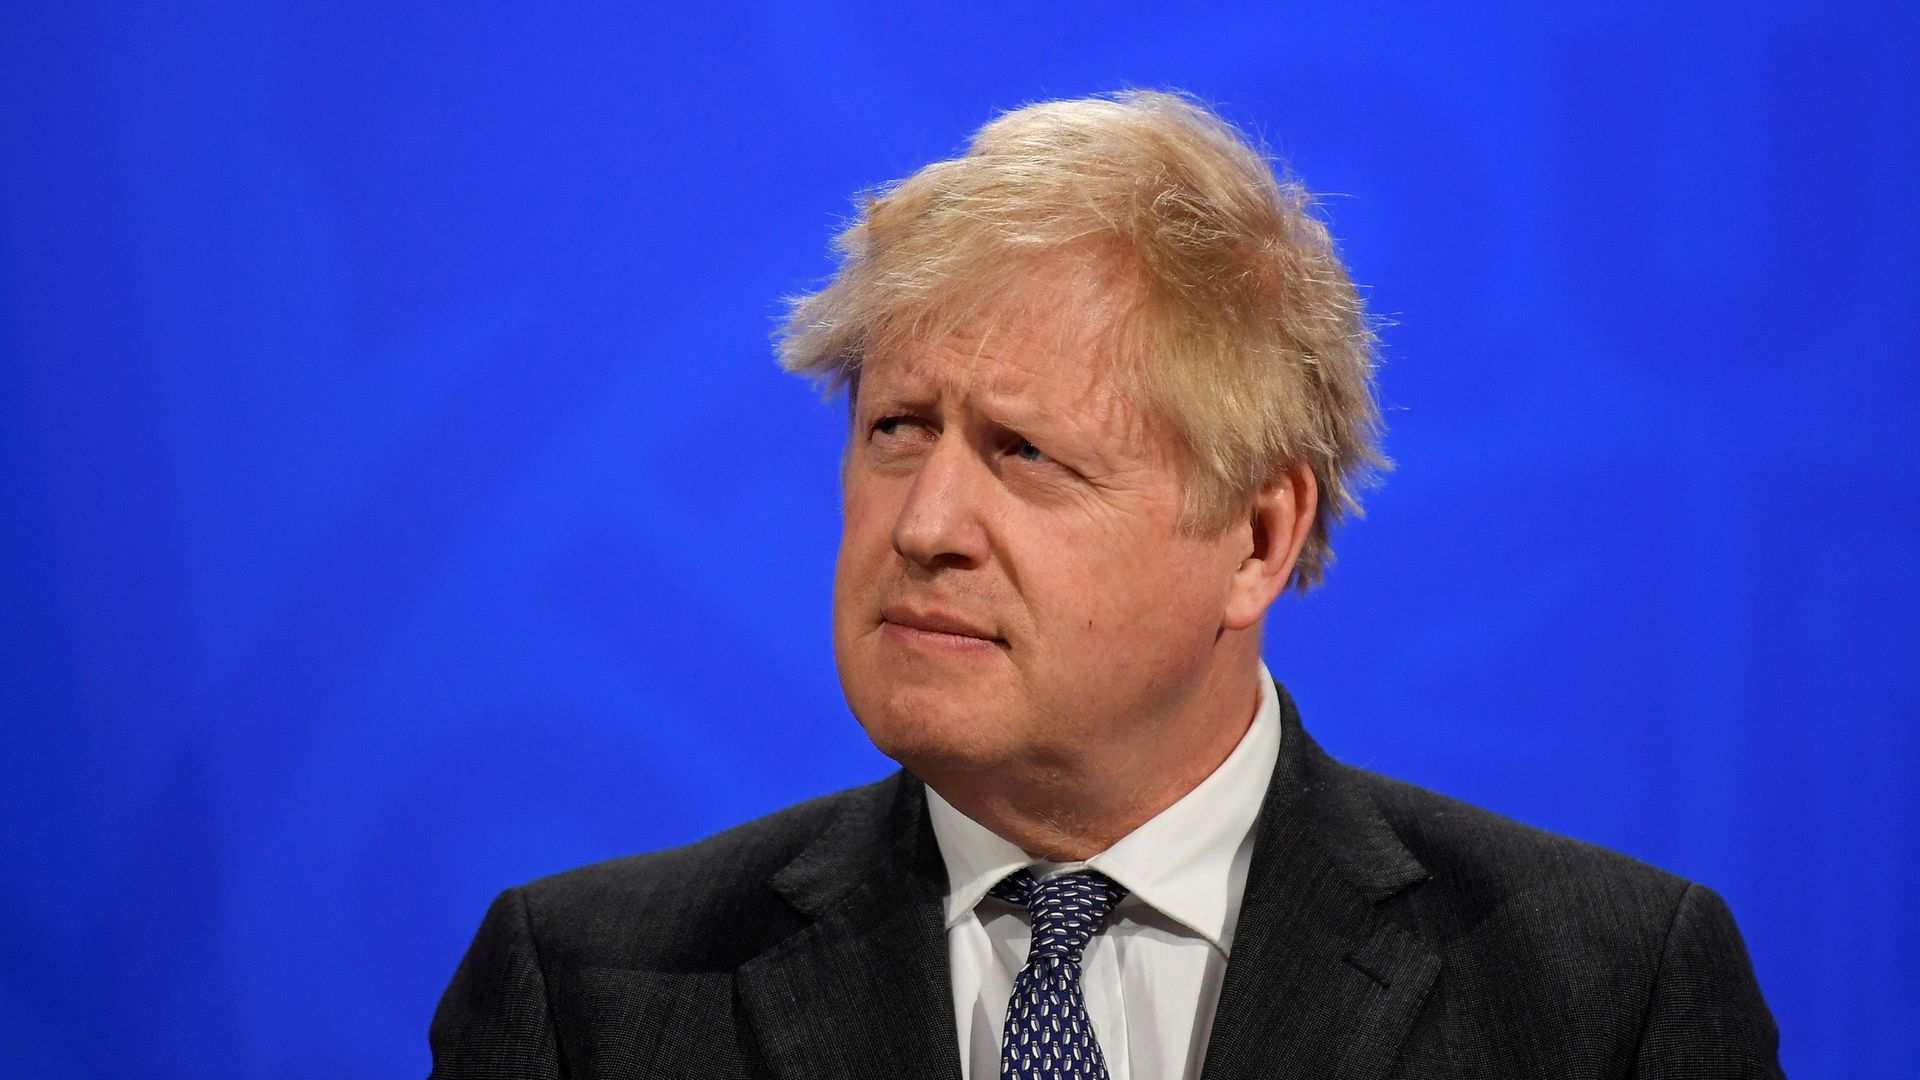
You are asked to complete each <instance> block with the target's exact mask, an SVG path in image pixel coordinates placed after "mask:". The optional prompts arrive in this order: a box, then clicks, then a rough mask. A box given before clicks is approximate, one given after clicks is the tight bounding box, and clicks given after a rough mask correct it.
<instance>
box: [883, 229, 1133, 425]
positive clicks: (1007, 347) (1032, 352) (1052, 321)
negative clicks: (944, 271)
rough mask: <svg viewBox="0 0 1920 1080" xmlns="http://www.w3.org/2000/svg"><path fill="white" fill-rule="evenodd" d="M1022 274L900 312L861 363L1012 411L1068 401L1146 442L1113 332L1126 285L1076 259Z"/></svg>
mask: <svg viewBox="0 0 1920 1080" xmlns="http://www.w3.org/2000/svg"><path fill="white" fill-rule="evenodd" d="M1020 280H1021V284H1020V287H1018V288H1013V289H1009V290H1006V291H1004V292H1002V293H1000V294H998V295H997V296H995V297H993V298H992V300H991V301H990V302H988V301H976V302H975V303H974V304H973V305H972V306H971V307H970V308H967V309H964V310H960V311H950V312H945V313H943V314H941V315H932V314H925V315H922V316H920V317H916V318H913V319H911V320H902V322H901V323H898V324H896V325H895V326H894V327H893V332H891V333H886V334H883V335H881V336H880V337H879V338H878V339H877V340H875V341H874V342H873V346H874V348H873V351H872V352H871V353H870V354H869V357H868V366H871V365H872V364H873V363H874V362H876V361H884V362H885V364H886V366H887V367H888V368H890V369H891V370H892V371H893V373H894V374H895V375H896V376H897V377H898V383H899V385H898V386H897V387H896V388H895V389H896V390H902V391H904V390H907V389H908V388H909V387H911V388H912V390H913V391H914V392H915V393H914V394H913V396H921V395H930V394H933V393H936V392H937V393H939V394H941V395H952V396H955V397H962V398H967V399H970V400H973V401H975V402H977V403H979V404H980V405H981V406H983V408H984V409H985V411H987V412H989V414H999V413H1005V414H1007V415H1008V416H1010V417H1018V416H1021V415H1024V414H1028V413H1031V412H1032V411H1033V410H1035V409H1038V408H1044V409H1046V410H1048V411H1049V412H1054V411H1059V410H1072V411H1073V412H1075V413H1077V414H1079V415H1081V416H1085V417H1088V418H1090V419H1092V420H1093V421H1095V423H1096V424H1097V425H1098V426H1099V427H1100V428H1101V429H1103V430H1110V431H1111V432H1112V433H1113V434H1114V435H1116V436H1118V437H1120V438H1123V439H1124V440H1125V441H1126V442H1128V443H1130V444H1145V443H1149V442H1151V441H1152V440H1151V438H1150V437H1149V432H1148V429H1149V428H1150V427H1153V426H1158V425H1150V424H1149V422H1148V421H1149V419H1150V418H1149V417H1148V416H1147V415H1145V412H1144V410H1142V409H1140V408H1139V407H1138V405H1139V397H1138V395H1137V394H1136V393H1133V392H1131V390H1130V384H1129V383H1128V382H1127V381H1126V378H1125V377H1126V375H1127V374H1128V373H1127V372H1125V371H1124V370H1123V369H1122V367H1121V364H1120V362H1119V357H1118V356H1117V350H1116V347H1115V334H1114V333H1113V330H1114V327H1115V325H1116V322H1117V320H1118V319H1119V318H1120V317H1121V315H1122V313H1123V312H1124V310H1125V308H1126V306H1127V304H1128V302H1129V301H1130V299H1131V293H1132V290H1131V288H1130V287H1129V285H1128V284H1127V283H1126V282H1124V281H1121V280H1118V279H1117V278H1116V275H1114V274H1112V273H1109V272H1105V271H1102V270H1099V269H1097V268H1095V267H1091V266H1088V265H1086V264H1082V263H1069V264H1064V265H1061V264H1056V265H1055V266H1054V267H1053V268H1052V272H1040V271H1035V272H1033V273H1030V274H1028V275H1026V276H1024V277H1023V278H1021V279H1020ZM1061 359H1065V360H1067V361H1070V362H1068V363H1061V362H1059V361H1060V360H1061ZM1036 396H1038V397H1041V398H1044V399H1046V400H1044V401H1043V402H1035V401H1034V398H1035V397H1036Z"/></svg>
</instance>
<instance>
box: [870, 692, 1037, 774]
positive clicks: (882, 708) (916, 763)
mask: <svg viewBox="0 0 1920 1080" xmlns="http://www.w3.org/2000/svg"><path fill="white" fill-rule="evenodd" d="M847 704H848V705H849V706H850V707H851V708H852V710H853V715H854V719H856V720H858V721H859V722H860V726H861V727H862V728H863V729H865V730H866V733H867V738H868V739H870V740H872V742H873V745H874V748H875V749H877V750H879V751H880V752H881V753H883V754H885V755H887V756H888V757H890V758H892V759H893V760H895V761H897V762H899V763H900V764H901V765H903V766H905V767H906V768H907V769H909V770H911V771H912V772H913V773H915V774H916V775H919V776H922V777H925V776H927V775H929V774H938V773H945V772H952V771H956V770H960V771H965V770H972V769H979V768H986V767H990V766H992V765H995V764H997V763H999V762H1001V761H1004V760H1005V759H1006V758H1007V757H1008V756H1010V755H1009V747H1008V746H1007V741H1008V740H1006V739H1005V738H1004V737H997V736H1004V734H1005V727H1006V725H1005V724H1004V722H996V716H997V714H996V711H995V710H991V709H986V708H983V707H981V705H980V704H979V703H977V702H968V701H957V700H955V699H954V697H953V695H952V694H950V693H942V692H940V691H937V690H933V689H930V688H926V687H904V688H894V689H893V690H892V691H891V692H887V693H882V694H877V695H873V698H872V699H868V698H867V697H866V696H864V695H859V694H855V693H853V692H851V691H850V692H849V693H848V695H847Z"/></svg>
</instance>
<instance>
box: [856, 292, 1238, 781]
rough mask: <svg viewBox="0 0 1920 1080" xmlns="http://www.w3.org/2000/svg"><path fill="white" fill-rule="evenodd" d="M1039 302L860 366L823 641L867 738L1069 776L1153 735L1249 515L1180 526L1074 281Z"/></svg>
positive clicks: (1221, 601)
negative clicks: (991, 325)
mask: <svg viewBox="0 0 1920 1080" xmlns="http://www.w3.org/2000/svg"><path fill="white" fill-rule="evenodd" d="M1035 306H1042V305H1035ZM1051 310H1052V312H1054V313H1053V314H1048V315H1041V316H1034V317H1030V318H1027V319H1024V320H1021V319H1015V320H1013V321H1012V325H1005V324H1003V325H1002V326H1001V327H1000V328H999V329H998V330H997V331H996V332H994V333H993V334H991V335H990V336H988V337H987V338H986V339H985V342H984V344H982V343H981V342H979V341H975V340H958V339H956V340H950V341H929V342H922V343H919V344H917V345H915V346H913V347H911V348H908V349H904V350H899V351H894V352H888V353H884V354H881V355H873V356H869V357H868V358H867V359H866V362H865V364H864V366H863V367H862V369H861V372H860V381H859V388H858V395H857V397H858V399H857V403H856V407H855V409H854V415H853V427H852V432H851V434H850V436H849V437H850V440H851V443H850V445H849V447H848V457H847V464H846V497H845V507H846V509H845V530H844V533H843V534H842V537H841V542H840V559H839V565H838V568H837V572H836V575H835V585H834V651H835V657H836V660H837V662H838V665H839V669H840V680H841V684H842V686H843V688H844V690H845V692H846V696H847V701H848V704H849V705H850V706H851V707H852V709H853V712H854V715H855V716H857V717H858V718H859V720H860V722H861V724H862V726H864V727H865V728H866V730H867V733H868V735H869V736H870V737H871V738H872V739H873V742H874V744H875V745H876V746H878V747H879V748H880V750H881V751H882V752H884V753H886V754H888V755H889V756H891V757H893V758H895V759H896V760H899V761H901V762H902V763H904V764H907V765H908V766H910V767H912V768H914V769H915V770H916V771H918V772H920V773H921V774H922V775H923V776H930V777H932V776H959V775H963V774H966V773H968V772H974V771H978V770H993V769H1004V768H1008V767H1012V768H1014V769H1016V770H1019V771H1022V772H1025V773H1028V774H1034V773H1036V771H1037V774H1039V775H1045V774H1047V773H1049V772H1058V773H1060V774H1061V775H1063V776H1064V775H1069V774H1075V773H1084V772H1086V771H1087V770H1089V769H1090V768H1098V767H1099V766H1100V762H1099V760H1098V759H1099V755H1100V753H1102V752H1103V750H1109V749H1110V748H1111V749H1117V748H1118V747H1120V746H1124V745H1132V746H1136V747H1137V746H1141V745H1151V740H1152V737H1153V734H1154V732H1155V731H1156V730H1157V729H1158V727H1159V726H1160V725H1161V724H1163V723H1164V722H1165V721H1166V720H1167V718H1169V717H1171V716H1174V715H1176V714H1177V713H1178V712H1179V711H1180V710H1181V709H1182V708H1183V706H1185V705H1186V704H1188V702H1189V700H1190V699H1191V698H1192V696H1193V695H1194V694H1195V693H1196V691H1197V688H1198V683H1199V680H1200V679H1201V677H1202V674H1203V672H1204V671H1205V670H1206V666H1207V664H1208V663H1209V657H1210V650H1211V649H1212V647H1213V645H1214V642H1215V639H1216V636H1217V635H1218V634H1219V633H1220V630H1221V626H1222V613H1223V608H1224V605H1225V604H1226V602H1227V592H1228V585H1229V578H1230V577H1231V575H1232V573H1233V571H1234V569H1235V567H1236V566H1238V565H1239V563H1240V560H1241V559H1242V558H1243V557H1244V555H1245V554H1246V552H1245V550H1243V549H1244V548H1245V546H1246V530H1235V529H1228V530H1227V531H1226V533H1224V534H1222V535H1221V536H1219V537H1195V536H1191V535H1187V534H1186V533H1184V532H1183V531H1182V530H1181V529H1180V526H1179V521H1180V515H1181V509H1182V505H1183V503H1182V491H1183V488H1182V483H1181V475H1180V472H1179V468H1178V464H1177V458H1176V456H1175V449H1174V443H1173V440H1172V437H1171V435H1170V434H1169V432H1168V431H1167V429H1166V428H1165V426H1164V424H1161V423H1157V422H1155V421H1154V420H1153V419H1152V418H1149V417H1143V416H1141V415H1139V414H1138V413H1137V412H1136V411H1135V410H1134V409H1133V408H1132V407H1131V406H1130V404H1129V403H1128V402H1126V401H1125V400H1123V398H1122V395H1121V393H1120V391H1119V390H1118V388H1117V387H1116V386H1115V384H1114V381H1113V378H1112V373H1111V370H1110V366H1109V364H1108V363H1107V361H1106V360H1105V359H1104V358H1103V357H1102V356H1100V355H1098V350H1097V349H1096V348H1095V347H1094V345H1093V339H1094V335H1093V334H1092V333H1091V332H1090V331H1091V327H1090V326H1089V325H1086V324H1087V323H1088V322H1089V321H1090V320H1087V319H1086V318H1085V316H1084V315H1083V314H1081V313H1080V312H1079V311H1076V310H1075V307H1074V305H1073V303H1072V302H1071V300H1067V301H1064V302H1062V303H1058V304H1053V305H1051ZM1169 750H1171V751H1173V752H1177V750H1173V748H1169Z"/></svg>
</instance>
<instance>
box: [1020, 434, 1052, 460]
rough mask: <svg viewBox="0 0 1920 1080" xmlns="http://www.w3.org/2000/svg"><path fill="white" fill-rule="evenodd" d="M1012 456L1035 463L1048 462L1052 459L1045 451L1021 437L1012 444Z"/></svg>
mask: <svg viewBox="0 0 1920 1080" xmlns="http://www.w3.org/2000/svg"><path fill="white" fill-rule="evenodd" d="M1013 456H1014V457H1017V458H1019V459H1020V460H1021V461H1032V462H1036V463H1044V462H1049V461H1052V460H1053V459H1052V458H1050V457H1048V456H1047V454H1046V451H1044V450H1042V449H1040V448H1039V447H1037V446H1035V445H1033V444H1032V443H1030V442H1028V441H1027V440H1025V439H1021V440H1020V441H1019V442H1017V443H1014V444H1013Z"/></svg>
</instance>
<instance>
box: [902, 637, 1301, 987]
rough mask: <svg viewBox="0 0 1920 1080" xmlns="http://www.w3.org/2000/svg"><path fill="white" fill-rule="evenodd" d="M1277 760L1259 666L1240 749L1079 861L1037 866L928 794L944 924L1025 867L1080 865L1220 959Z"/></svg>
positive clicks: (1274, 715) (1265, 676)
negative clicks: (941, 867)
mask: <svg viewBox="0 0 1920 1080" xmlns="http://www.w3.org/2000/svg"><path fill="white" fill-rule="evenodd" d="M1279 753H1280V699H1279V696H1278V695H1277V694H1276V693H1275V692H1274V688H1273V676H1272V675H1271V674H1269V673H1268V671H1267V668H1266V665H1265V664H1262V665H1261V666H1260V703H1259V705H1258V706H1257V707H1256V708H1255V709H1254V714H1253V723H1252V724H1250V725H1249V726H1248V728H1247V733H1246V734H1245V735H1243V736H1241V738H1240V744H1239V745H1238V746H1236V747H1234V749H1233V753H1231V754H1229V755H1227V759H1226V760H1225V761H1223V762H1221V763H1220V767H1219V768H1217V769H1215V770H1213V773H1212V774H1211V775H1209V776H1208V777H1207V778H1206V779H1205V780H1202V781H1201V782H1200V784H1199V786H1197V787H1195V788H1194V789H1193V790H1192V791H1189V792H1187V793H1186V794H1185V795H1183V796H1181V798H1180V800H1179V801H1178V802H1175V803H1174V804H1173V805H1172V806H1169V807H1167V808H1166V809H1165V810H1162V811H1161V812H1160V813H1159V814H1157V815H1155V816H1154V817H1153V818H1152V819H1150V820H1148V821H1147V822H1146V823H1145V824H1142V825H1141V826H1140V827H1139V828H1137V829H1135V830H1133V831H1132V832H1130V833H1128V834H1127V835H1126V836H1124V837H1122V838H1120V839H1119V840H1118V841H1116V842H1115V843H1114V845H1113V846H1112V847H1110V848H1108V849H1107V850H1105V851H1103V852H1101V853H1099V854H1098V855H1095V856H1094V857H1092V858H1091V859H1088V860H1087V861H1086V862H1085V863H1074V864H1070V865H1066V866H1059V865H1056V864H1051V863H1044V862H1040V861H1039V860H1036V859H1034V858H1032V857H1031V856H1029V855H1027V853H1026V852H1024V851H1022V850H1020V848H1019V847H1018V846H1016V845H1015V844H1013V843H1011V842H1010V841H1008V840H1006V839H1004V838H1002V837H1001V836H999V835H997V834H996V833H994V832H993V831H992V830H990V829H988V828H987V827H986V826H984V825H982V824H980V823H979V822H977V821H974V820H973V819H972V818H969V817H967V816H966V815H965V814H963V813H961V812H960V811H959V810H958V809H956V808H955V807H954V805H953V804H952V803H949V802H948V801H947V800H946V799H944V798H941V796H940V793H939V792H937V791H935V790H933V789H932V788H928V789H927V814H928V816H929V818H930V819H931V820H932V824H933V835H934V838H935V840H937V841H938V842H939V845H940V857H941V858H942V859H943V860H944V861H945V862H946V864H947V902H946V919H947V921H946V925H947V928H948V929H952V927H953V926H954V924H955V923H957V922H959V921H960V920H961V919H962V918H964V917H965V916H966V915H967V914H968V913H970V912H972V911H973V909H974V908H975V907H976V906H978V905H979V903H980V901H981V899H982V898H984V897H985V896H986V895H987V891H988V890H989V889H991V888H993V886H994V885H995V884H997V883H999V881H1000V879H1002V878H1004V877H1006V876H1007V875H1008V874H1011V873H1013V872H1014V871H1015V870H1019V869H1022V868H1023V867H1028V866H1034V867H1036V873H1040V874H1041V876H1043V877H1044V876H1049V875H1050V874H1051V873H1054V872H1064V871H1067V870H1076V869H1080V868H1082V867H1085V868H1087V869H1092V870H1098V871H1100V872H1101V873H1103V874H1105V875H1107V876H1108V877H1110V878H1112V879H1113V880H1115V881H1117V882H1119V883H1120V884H1121V885H1124V886H1126V888H1127V891H1128V893H1129V894H1130V897H1129V902H1132V901H1135V900H1137V901H1138V902H1140V903H1144V904H1146V905H1148V906H1149V907H1151V908H1153V909H1154V910H1155V911H1158V912H1159V913H1160V914H1162V915H1164V916H1166V917H1167V918H1170V919H1172V920H1174V921H1175V922H1178V923H1180V924H1181V925H1182V926H1185V927H1187V928H1188V929H1190V930H1192V931H1193V932H1194V933H1196V934H1199V935H1201V936H1202V937H1204V938H1206V939H1207V940H1208V941H1210V942H1212V943H1213V945H1214V946H1215V947H1216V948H1218V949H1219V950H1220V951H1221V952H1223V953H1224V952H1226V951H1228V950H1229V949H1230V948H1231V947H1232V940H1233V925H1234V922H1235V921H1236V920H1237V919H1238V918H1239V915H1240V899H1241V894H1242V893H1243V892H1245V891H1246V884H1247V863H1248V861H1249V859H1250V858H1251V856H1252V852H1253V826H1254V822H1255V821H1257V820H1258V819H1259V817H1260V806H1261V803H1262V802H1263V801H1264V800H1265V798H1266V793H1267V785H1268V783H1269V781H1271V780H1272V778H1273V766H1274V762H1275V760H1276V759H1277V758H1278V757H1279Z"/></svg>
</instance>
